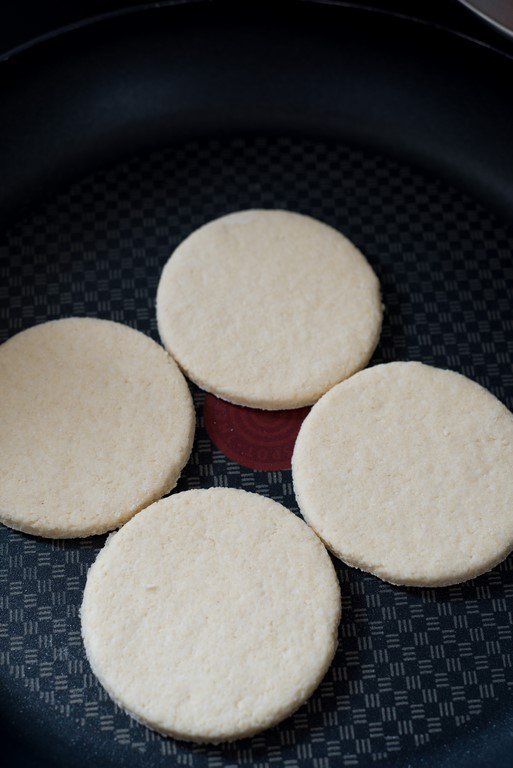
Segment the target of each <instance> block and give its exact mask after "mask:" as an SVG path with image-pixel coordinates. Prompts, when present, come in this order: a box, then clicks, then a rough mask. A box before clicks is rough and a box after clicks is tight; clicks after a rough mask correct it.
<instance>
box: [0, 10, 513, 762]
mask: <svg viewBox="0 0 513 768" xmlns="http://www.w3.org/2000/svg"><path fill="white" fill-rule="evenodd" d="M512 82H513V61H512V59H511V57H510V56H509V55H508V54H507V52H505V51H503V52H499V51H497V50H494V49H493V48H491V47H490V46H486V45H481V44H479V43H478V42H475V41H472V40H469V39H466V38H465V37H463V36H459V35H457V34H455V33H452V32H450V31H447V30H445V29H442V28H438V27H436V26H433V25H427V24H422V23H419V22H414V21H412V20H410V19H407V18H403V17H397V16H393V15H387V14H386V13H382V12H376V11H372V10H370V9H367V10H365V9H362V8H356V7H351V6H350V5H344V6H340V5H338V6H334V5H329V4H325V5H323V4H315V5H313V4H311V3H285V4H282V5H280V8H279V11H278V10H276V9H274V10H273V9H271V8H270V7H269V6H268V5H266V4H263V5H261V6H260V7H254V6H253V5H252V4H250V5H248V6H245V7H244V9H242V8H239V9H238V10H237V9H234V8H233V6H232V5H227V4H226V5H225V4H223V3H216V4H210V3H204V2H198V3H192V4H190V3H189V4H159V5H155V6H154V5H151V6H145V7H142V8H140V9H136V10H132V11H130V12H126V13H118V14H114V15H111V16H109V17H106V18H100V19H97V20H95V21H94V22H92V23H88V24H82V25H77V26H75V27H73V28H71V29H69V30H68V31H66V32H65V33H62V34H59V35H55V36H48V37H47V38H45V39H43V40H41V41H39V42H38V43H37V44H35V45H32V46H28V47H25V48H24V49H22V50H18V51H17V52H15V53H13V54H11V55H9V56H7V57H5V58H4V60H3V61H2V63H1V67H0V95H1V104H2V119H1V120H0V152H1V153H2V157H1V167H2V184H1V185H0V219H1V222H2V240H1V246H0V334H1V340H4V339H6V338H8V337H9V336H10V335H12V334H14V333H16V332H17V331H19V330H21V329H23V328H25V327H28V326H30V325H32V324H34V323H37V322H42V321H44V320H47V319H51V318H55V317H61V316H66V315H72V314H79V315H80V314H81V315H84V314H85V315H98V316H100V317H110V318H112V319H114V320H118V321H121V322H126V323H128V324H130V325H132V326H134V327H137V328H139V329H140V330H143V331H144V332H146V333H148V334H150V335H152V336H153V337H154V338H158V337H157V332H156V324H155V315H154V296H155V291H156V286H157V281H158V277H159V273H160V270H161V268H162V265H163V264H164V263H165V261H166V260H167V258H168V256H169V253H170V252H171V250H172V249H173V248H174V247H175V246H176V244H177V243H178V242H179V241H180V240H181V239H183V237H184V236H186V235H187V234H188V233H189V232H190V231H191V230H192V229H194V228H195V227H197V226H199V225H200V224H202V223H204V222H205V221H206V220H208V219H211V218H213V217H215V216H218V215H221V214H223V213H227V212H228V211H231V210H237V209H241V208H246V207H283V208H290V209H293V210H298V211H301V212H304V213H309V214H311V215H313V216H317V217H318V218H320V219H322V220H324V221H326V222H328V223H329V224H332V225H333V226H335V227H338V228H339V229H341V230H342V231H343V232H345V233H346V234H347V235H348V236H349V237H350V238H351V239H352V240H354V242H355V243H356V244H357V245H358V246H359V247H360V248H362V250H363V251H364V252H365V254H366V255H367V257H368V258H369V260H370V261H371V263H372V265H373V267H374V268H375V269H376V271H377V273H378V275H379V277H380V279H381V283H382V286H383V295H384V301H385V305H386V313H385V322H384V328H383V336H382V340H381V342H380V345H379V347H378V350H377V352H376V354H375V356H374V358H373V360H372V361H371V364H374V363H379V362H386V361H389V360H395V359H420V360H423V361H424V362H427V363H431V364H434V365H439V366H442V367H443V366H445V367H449V368H453V369H455V370H458V371H460V372H462V373H464V374H466V375H468V376H471V377H472V378H474V379H476V380H477V381H479V382H480V383H481V384H483V385H484V386H487V387H488V388H489V389H490V390H491V391H492V392H493V393H494V394H496V395H497V396H498V397H499V398H500V399H501V400H503V402H505V403H506V405H508V406H509V407H510V408H511V407H512V406H513V375H512V372H511V359H512V354H513V313H512V289H513V263H512V253H513V233H512V232H511V229H510V227H509V222H510V220H511V215H512V212H513V143H512V140H511V135H512V126H513V99H511V97H510V94H511V83H512ZM192 390H193V395H194V400H195V405H196V409H197V415H198V431H197V436H196V441H195V445H194V449H193V453H192V456H191V460H190V462H189V464H188V465H187V468H186V470H185V471H184V474H183V477H182V479H181V480H180V483H179V486H178V489H179V490H185V489H187V488H197V487H209V486H212V485H228V486H234V487H242V488H245V489H247V490H253V491H257V492H260V493H263V494H266V495H269V496H271V497H272V498H275V499H276V500H278V501H281V502H282V503H284V504H285V505H286V506H288V507H289V508H290V509H291V510H292V511H294V512H298V509H297V505H296V501H295V498H294V495H293V491H292V486H291V475H290V470H288V469H282V470H273V471H263V470H252V469H249V468H246V467H244V466H242V465H240V464H238V463H237V462H236V461H233V460H230V459H229V458H228V457H227V456H225V455H224V454H223V453H222V451H220V450H219V448H218V447H216V445H215V443H213V442H212V441H211V440H210V438H209V435H208V434H207V432H206V429H205V423H204V418H203V405H204V395H203V393H202V392H200V391H199V390H198V389H196V388H194V387H193V388H192ZM103 541H104V537H97V538H93V539H88V540H82V541H71V542H70V541H65V542H59V541H57V542H51V541H45V540H39V539H37V538H34V537H29V536H24V535H23V534H20V533H16V532H14V531H10V530H8V529H7V528H2V529H1V531H0V547H1V549H2V561H1V571H0V581H1V584H2V592H1V603H0V686H1V696H0V723H1V732H0V735H1V738H2V750H3V755H5V756H7V757H8V761H7V764H9V765H13V766H21V767H23V768H25V766H43V767H45V766H66V767H68V766H70V767H71V768H73V767H76V768H83V767H84V766H91V765H94V766H101V768H107V767H112V768H118V767H119V766H134V768H137V767H139V766H149V765H150V766H169V765H186V766H191V767H192V768H196V767H198V768H199V767H200V766H201V767H203V766H205V767H208V768H217V766H219V768H221V767H223V768H224V767H228V766H234V765H245V764H247V765H253V764H257V765H262V766H301V767H302V766H310V765H313V766H316V768H328V766H356V767H358V768H359V767H361V766H363V767H364V768H366V767H367V766H387V767H388V766H424V767H426V766H433V765H437V766H439V767H440V768H443V767H444V766H451V768H454V767H455V766H456V767H458V766H482V767H485V766H490V767H491V766H498V765H509V764H510V763H511V758H510V755H511V754H512V748H513V736H512V733H513V704H512V699H511V689H512V687H513V668H512V661H511V652H512V613H511V611H512V608H513V572H512V564H513V560H512V559H511V558H509V559H508V560H507V561H506V562H505V563H503V564H502V565H500V566H499V567H498V568H495V569H494V570H493V571H492V572H491V573H489V574H486V575H484V576H482V577H480V578H478V579H476V580H474V581H471V582H468V583H466V584H463V585H458V586H454V587H448V588H445V589H438V590H430V589H424V590H420V589H402V588H397V587H392V586H390V585H387V584H384V583H382V582H379V581H378V580H377V579H375V578H373V577H371V576H367V575H365V574H362V573H359V572H357V571H355V570H353V569H350V568H347V567H345V566H344V565H342V564H341V563H338V562H337V563H336V567H337V572H338V574H339V578H340V581H341V588H342V593H343V621H342V624H341V629H340V644H339V649H338V652H337V655H336V658H335V661H334V663H333V665H332V667H331V669H330V671H329V672H328V674H327V676H326V678H325V680H324V682H323V683H322V685H321V686H320V688H319V690H318V691H317V692H316V693H315V694H314V696H313V697H312V698H311V699H310V701H309V702H308V703H307V704H306V705H305V706H304V707H302V708H301V709H300V710H299V711H298V712H297V713H296V714H295V715H294V716H292V717H291V718H289V719H288V720H287V721H285V722H284V723H283V724H282V725H280V726H279V727H277V728H274V729H271V730H270V731H268V732H266V733H263V734H261V735H259V736H256V737H254V738H253V739H250V740H246V741H241V742H239V743H236V744H233V745H228V746H219V747H203V746H190V745H187V744H182V743H179V742H176V741H173V740H172V739H164V738H162V737H160V736H158V735H157V734H155V733H152V732H151V731H148V730H146V729H145V728H143V727H142V726H140V725H138V724H137V723H135V722H134V721H133V720H131V719H130V718H129V717H128V716H127V715H125V714H124V713H123V712H121V711H120V710H119V709H118V708H117V707H116V706H115V705H114V704H113V703H112V702H111V701H110V699H109V698H108V696H107V695H106V694H105V693H104V692H103V690H102V689H101V688H100V686H99V685H98V683H97V682H96V680H95V679H94V677H93V675H92V673H91V671H90V669H89V667H88V664H87V662H86V660H85V658H84V653H83V650H82V644H81V639H80V627H79V616H78V610H79V605H80V601H81V594H82V589H83V585H84V582H85V578H86V573H87V569H88V567H89V565H90V564H91V562H92V561H93V560H94V557H95V555H96V553H97V551H98V549H99V548H100V547H101V546H102V544H103Z"/></svg>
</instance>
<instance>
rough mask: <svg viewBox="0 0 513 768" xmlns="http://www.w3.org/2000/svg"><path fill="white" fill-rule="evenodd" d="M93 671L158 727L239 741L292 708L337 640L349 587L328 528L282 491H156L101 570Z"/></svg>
mask: <svg viewBox="0 0 513 768" xmlns="http://www.w3.org/2000/svg"><path fill="white" fill-rule="evenodd" d="M81 618H82V635H83V638H84V644H85V648H86V652H87V657H88V659H89V661H90V664H91V667H92V669H93V672H94V673H95V674H96V675H97V677H98V678H99V680H100V682H101V683H102V685H103V686H104V687H105V688H106V690H107V691H108V693H109V694H110V695H111V696H112V698H113V699H114V700H115V701H116V702H117V703H118V704H119V706H121V707H122V708H123V709H125V710H127V711H128V712H129V713H130V714H132V715H133V716H134V717H135V718H136V719H137V720H139V721H141V722H142V723H144V724H145V725H147V726H148V727H150V728H153V729H155V730H157V731H159V732H161V733H163V734H166V735H170V736H174V737H175V738H179V739H186V740H188V741H198V742H211V743H217V742H220V741H231V740H233V739H237V738H243V737H245V736H250V735H252V734H253V733H256V732H257V731H261V730H263V729H264V728H268V727H270V726H271V725H274V724H275V723H277V722H279V721H280V720H282V719H283V718H285V717H287V715H289V714H291V713H292V712H293V711H294V710H295V709H297V707H299V706H300V705H301V704H302V703H303V702H304V701H305V699H306V698H307V697H308V696H310V694H311V693H312V692H313V691H314V689H315V688H316V687H317V686H318V684H319V683H320V681H321V680H322V678H323V676H324V674H325V672H326V670H327V669H328V666H329V664H330V662H331V660H332V658H333V655H334V653H335V649H336V645H337V626H338V623H339V619H340V591H339V586H338V580H337V577H336V574H335V570H334V568H333V565H332V563H331V560H330V558H329V555H328V553H327V552H326V550H325V548H324V546H323V545H322V543H321V541H320V540H319V539H318V538H317V536H316V535H315V534H314V533H313V531H312V530H311V529H310V528H308V526H306V525H305V524H304V523H303V521H302V520H300V519H299V518H297V517H296V516H295V515H293V514H292V513H291V512H289V511H288V510H286V509H285V508H284V507H282V506H281V504H277V503H276V502H275V501H271V500H270V499H267V498H265V497H263V496H259V495H258V494H255V493H247V492H246V491H241V490H235V489H227V488H213V489H210V490H195V491H186V492H185V493H179V494H176V495H174V496H172V497H170V498H168V499H164V500H162V501H159V502H157V503H156V504H153V505H152V506H151V507H149V508H148V509H146V510H144V512H142V513H141V514H140V515H137V516H136V517H135V518H134V519H133V520H131V521H130V522H129V523H128V524H127V525H125V526H124V528H122V529H121V530H120V531H119V532H118V533H116V534H114V535H113V536H112V537H111V538H109V540H108V541H107V544H106V545H105V547H104V548H103V550H102V551H101V552H100V554H99V555H98V558H97V560H96V562H95V563H94V565H93V566H92V568H91V569H90V571H89V574H88V577H87V584H86V588H85V592H84V600H83V604H82V611H81Z"/></svg>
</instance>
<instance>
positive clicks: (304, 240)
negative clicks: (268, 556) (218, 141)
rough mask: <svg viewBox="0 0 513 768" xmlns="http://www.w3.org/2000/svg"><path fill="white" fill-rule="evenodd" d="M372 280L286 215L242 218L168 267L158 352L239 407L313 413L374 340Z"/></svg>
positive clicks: (358, 264)
mask: <svg viewBox="0 0 513 768" xmlns="http://www.w3.org/2000/svg"><path fill="white" fill-rule="evenodd" d="M381 318H382V306H381V299H380V290H379V282H378V279H377V277H376V275H375V274H374V272H373V271H372V269H371V267H370V266H369V264H368V263H367V261H366V259H365V258H364V256H363V255H362V254H361V253H360V251H359V250H358V249H357V248H355V246H354V245H353V244H352V243H351V242H349V240H347V238H345V237H344V236H343V235H341V234H340V232H337V231H336V230H335V229H332V227H329V226H327V225H326V224H322V223H321V222H320V221H316V220H315V219H312V218H310V217H309V216H302V215H300V214H297V213H290V212H289V211H271V210H269V211H265V210H254V211H241V212H239V213H232V214H230V215H228V216H224V217H222V218H220V219H216V220H215V221H211V222H210V223H209V224H206V225H205V226H203V227H201V228H200V229H198V230H197V231H196V232H193V234H192V235H190V236H189V237H188V238H187V239H186V240H184V241H183V242H182V243H181V244H180V245H179V246H178V248H177V249H176V250H175V252H174V253H173V255H172V257H171V258H170V259H169V261H168V263H167V264H166V266H165V267H164V271H163V273H162V277H161V279H160V284H159V288H158V293H157V319H158V326H159V332H160V336H161V339H162V342H163V344H164V346H165V347H166V348H167V349H168V350H169V351H170V352H171V354H172V355H173V356H174V357H175V359H176V360H177V362H178V364H179V365H180V366H181V368H182V369H183V370H184V371H185V373H186V374H187V375H188V376H189V378H191V379H192V380H193V381H194V382H195V383H196V384H198V385H199V386H200V387H202V388H203V389H205V390H207V391H208V392H212V393H213V394H215V395H217V396H218V397H221V398H223V399H224V400H229V401H230V402H232V403H237V404H239V405H247V406H252V407H254V408H264V409H268V410H278V409H282V408H299V407H300V406H304V405H311V404H312V403H314V402H315V401H316V400H318V399H319V397H320V396H321V395H323V394H324V393H325V392H327V391H328V389H330V388H331V387H332V386H333V385H334V384H337V383H338V382H339V381H342V379H346V378H347V377H348V376H351V374H353V373H354V372H355V371H358V370H360V368H363V367H364V366H365V365H366V364H367V362H368V360H369V358H370V357H371V355H372V353H373V351H374V349H375V347H376V344H377V343H378V339H379V334H380V330H381Z"/></svg>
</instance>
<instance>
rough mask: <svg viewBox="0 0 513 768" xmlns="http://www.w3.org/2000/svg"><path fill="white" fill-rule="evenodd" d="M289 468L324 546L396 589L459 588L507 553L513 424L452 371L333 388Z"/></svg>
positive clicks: (360, 380) (387, 371)
mask: <svg viewBox="0 0 513 768" xmlns="http://www.w3.org/2000/svg"><path fill="white" fill-rule="evenodd" d="M292 471H293V479H294V489H295V492H296V497H297V500H298V503H299V506H300V509H301V512H302V514H303V516H304V518H305V520H307V522H308V523H309V524H310V525H311V526H312V528H313V529H314V530H315V531H317V533H318V534H319V536H320V537H321V538H322V539H323V541H324V542H325V543H326V545H327V546H328V547H329V548H330V549H331V550H332V551H333V552H334V553H335V554H336V555H337V556H338V557H339V558H340V559H341V560H343V561H344V562H346V563H348V564H349V565H352V566H355V567H357V568H361V569H362V570H364V571H369V572H370V573H373V574H375V575H376V576H379V577H380V578H381V579H384V580H385V581H390V582H392V584H405V585H411V586H432V587H439V586H444V585H447V584H455V583H458V582H461V581H466V580H467V579H471V578H473V577H474V576H477V575H479V574H481V573H484V572H485V571H488V570H489V569H490V568H492V567H493V566H495V565H496V564H497V563H499V562H500V561H501V560H503V559H504V558H505V557H506V556H507V555H508V554H509V552H510V551H511V550H512V549H513V482H512V478H513V415H512V414H511V413H510V412H509V411H508V410H507V408H505V406H504V405H502V403H500V402H499V401H498V400H497V399H496V398H495V397H494V396H493V395H492V394H490V392H488V391H487V390H486V389H484V388H483V387H481V386H479V385H478V384H476V383H475V382H473V381H470V380H469V379H467V378H465V377H464V376H461V375H460V374H457V373H454V372H452V371H446V370H440V369H438V368H433V367H430V366H428V365H423V364H421V363H417V362H411V363H390V364H388V365H377V366H375V367H373V368H369V369H367V370H365V371H362V372H361V373H358V374H357V375H356V376H354V377H353V378H351V379H350V380H349V381H347V382H344V383H342V384H340V385H339V386H337V387H335V388H334V389H332V390H331V391H330V392H328V394H327V395H325V396H324V397H323V398H322V399H321V400H320V401H319V402H318V403H317V405H315V406H314V407H313V409H312V410H311V412H310V413H309V415H308V416H307V418H306V420H305V421H304V422H303V425H302V427H301V430H300V433H299V436H298V439H297V442H296V446H295V449H294V455H293V459H292Z"/></svg>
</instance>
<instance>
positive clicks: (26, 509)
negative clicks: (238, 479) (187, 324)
mask: <svg viewBox="0 0 513 768" xmlns="http://www.w3.org/2000/svg"><path fill="white" fill-rule="evenodd" d="M0 392H1V397H0V425H1V428H0V455H1V457H2V460H1V462H0V521H1V522H3V523H4V524H5V525H8V526H10V527H12V528H16V529H18V530H20V531H25V532H26V533H32V534H36V535H39V536H47V537H51V538H61V537H62V538H68V537H75V536H89V535H91V534H97V533H103V532H105V531H109V530H112V529H113V528H117V527H118V526H120V525H122V524H123V523H124V522H125V521H126V520H128V519H129V518H130V517H132V515H134V514H135V513H136V512H138V511H139V510H140V509H142V508H143V507H145V506H147V505H148V504H150V503H151V502H153V501H155V500H156V499H158V498H160V497H161V496H162V495H163V494H165V493H167V492H168V491H169V490H170V489H171V488H173V487H174V486H175V484H176V482H177V480H178V477H179V475H180V472H181V470H182V467H183V466H184V464H185V463H186V461H187V459H188V457H189V454H190V452H191V448H192V441H193V436H194V424H195V418H194V408H193V405H192V399H191V396H190V393H189V390H188V387H187V382H186V381H185V379H184V377H183V376H182V374H181V372H180V370H179V369H178V366H177V365H176V363H175V362H174V360H173V359H172V358H171V357H170V356H169V355H168V354H167V352H166V351H165V350H164V349H162V347H160V346H159V345H158V344H156V343H155V342H154V341H152V340H151V339H149V338H148V337H147V336H145V335H144V334H142V333H139V332H138V331H134V330H132V329H131V328H128V327H127V326H124V325H120V324H119V323H113V322H110V321H108V320H97V319H91V318H69V319H65V320H56V321H52V322H48V323H44V324H42V325H37V326H35V327H33V328H30V329H28V330H26V331H23V332H22V333H19V334H17V335H16V336H13V337H12V338H11V339H10V340H9V341H7V342H5V343H4V344H3V345H2V346H0Z"/></svg>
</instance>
